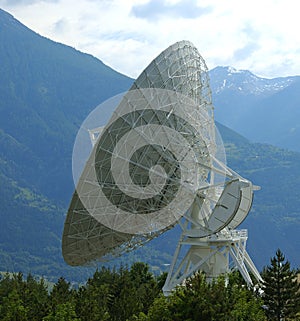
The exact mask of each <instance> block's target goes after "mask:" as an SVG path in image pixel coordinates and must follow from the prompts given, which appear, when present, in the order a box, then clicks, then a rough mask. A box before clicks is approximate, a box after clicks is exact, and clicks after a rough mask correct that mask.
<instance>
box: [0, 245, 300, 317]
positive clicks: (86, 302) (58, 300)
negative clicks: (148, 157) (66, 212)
mask: <svg viewBox="0 0 300 321" xmlns="http://www.w3.org/2000/svg"><path fill="white" fill-rule="evenodd" d="M262 276H263V279H264V284H263V285H262V286H261V287H254V288H248V287H247V286H246V284H245V283H244V281H243V279H242V278H241V276H240V274H239V273H238V272H237V271H236V272H232V273H230V274H229V275H228V276H226V277H224V276H220V277H219V278H218V279H216V280H215V281H214V282H212V283H208V282H206V279H205V275H204V274H203V273H201V272H198V273H196V274H195V275H193V276H192V277H191V278H189V279H187V280H186V282H185V284H184V285H181V286H178V287H177V288H176V289H175V290H174V291H173V292H172V293H171V295H169V296H168V297H165V296H164V295H163V293H162V287H163V285H164V282H165V279H166V274H162V275H159V276H155V275H154V274H153V273H151V272H150V271H149V267H148V265H146V264H144V263H142V262H137V263H134V264H133V265H132V266H131V267H130V268H127V267H120V268H119V269H108V268H105V267H102V268H101V269H99V270H96V272H95V273H94V275H93V277H91V278H89V279H88V280H87V282H86V283H85V284H84V285H82V286H79V287H77V288H74V287H72V286H71V284H70V283H69V282H67V281H66V280H65V279H64V278H63V277H61V278H59V279H58V281H57V282H56V283H55V284H54V285H53V286H52V287H51V289H49V285H48V284H47V282H46V280H45V279H43V278H40V279H37V278H35V277H33V276H32V275H30V274H29V275H28V276H27V277H26V278H24V276H23V275H22V273H17V274H13V275H11V274H8V273H7V274H4V275H3V276H2V277H1V279H0V320H1V321H27V320H30V321H69V320H73V321H99V320H104V321H117V320H118V321H119V320H120V321H183V320H185V321H206V320H209V321H214V320H216V321H218V320H220V321H221V320H222V321H254V320H255V321H267V320H270V321H273V320H274V321H282V320H300V288H299V283H298V282H297V271H296V270H294V269H291V267H290V263H289V262H288V261H286V260H285V257H284V255H283V253H282V252H281V251H280V250H278V251H277V252H276V255H275V256H274V257H273V258H272V259H271V262H270V265H269V266H267V267H266V268H265V269H264V270H263V272H262Z"/></svg>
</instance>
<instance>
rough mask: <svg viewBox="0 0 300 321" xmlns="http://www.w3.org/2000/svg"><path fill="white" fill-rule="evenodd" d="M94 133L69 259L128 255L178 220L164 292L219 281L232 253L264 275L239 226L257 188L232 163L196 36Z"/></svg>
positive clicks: (66, 238) (164, 56)
mask: <svg viewBox="0 0 300 321" xmlns="http://www.w3.org/2000/svg"><path fill="white" fill-rule="evenodd" d="M89 134H90V137H91V140H92V143H93V145H94V146H93V149H92V152H91V153H90V155H89V157H88V159H87V161H86V165H85V166H84V169H83V172H82V174H81V176H80V178H79V180H78V182H77V186H76V190H75V192H74V195H73V197H72V201H71V204H70V208H69V210H68V214H67V218H66V222H65V227H64V233H63V241H62V250H63V256H64V259H65V261H66V262H67V263H68V264H70V265H83V264H86V263H88V262H91V261H93V260H99V259H100V260H101V259H102V260H103V259H109V258H110V257H111V256H118V255H121V254H122V253H124V252H126V251H130V250H132V249H134V248H136V247H138V246H141V245H143V244H145V243H146V242H147V241H149V240H151V239H153V238H155V237H157V236H159V235H160V234H162V233H164V232H165V231H166V230H168V229H170V228H172V227H174V226H175V225H176V224H179V225H180V226H181V227H182V236H181V238H180V241H179V243H178V247H177V250H176V253H175V255H174V260H173V262H172V264H171V268H170V272H169V275H168V278H167V282H166V285H165V287H164V291H165V293H169V292H170V291H171V290H172V288H174V286H175V285H176V284H178V283H180V282H182V280H183V279H184V278H186V277H187V276H189V275H190V274H191V273H193V272H195V271H196V270H197V269H202V270H204V271H205V272H206V273H207V275H208V277H212V278H213V277H215V276H217V275H218V274H220V273H224V272H226V271H228V270H229V268H230V267H229V255H230V253H231V257H232V259H233V261H234V264H235V266H237V267H238V268H239V269H240V271H241V272H242V274H243V276H244V278H245V279H246V281H247V282H248V283H251V279H250V276H249V274H248V272H247V269H250V270H251V271H252V272H253V273H254V275H255V276H256V277H257V279H259V278H260V277H259V273H258V272H257V270H256V269H255V266H254V264H253V263H252V261H251V259H250V257H249V256H248V255H247V253H246V251H245V247H246V240H247V236H245V235H246V234H245V233H244V234H243V233H238V232H234V229H235V228H236V227H237V226H238V225H240V223H241V222H242V221H243V220H244V219H245V217H246V216H247V214H248V212H249V210H250V207H251V203H252V194H253V186H252V184H251V182H249V181H248V180H245V179H243V178H242V177H241V176H239V175H238V174H236V173H235V172H234V171H232V170H231V169H229V168H228V167H227V166H226V157H225V151H224V147H223V144H222V140H221V139H220V136H219V134H218V131H217V129H216V128H215V124H214V118H213V106H212V102H211V91H210V87H209V80H208V72H207V67H206V64H205V62H204V60H203V58H202V57H201V55H200V54H199V52H198V51H197V49H196V48H195V47H194V46H193V45H192V44H191V43H190V42H188V41H181V42H178V43H175V44H174V45H172V46H170V47H169V48H167V49H166V50H165V51H163V52H162V53H161V54H160V55H159V56H158V57H157V58H156V59H154V60H153V61H152V62H151V64H150V65H149V66H148V67H147V68H146V69H145V70H144V71H143V72H142V73H141V75H140V76H139V77H138V79H137V80H136V81H135V82H134V84H133V85H132V87H131V89H130V90H129V91H128V92H127V93H126V94H125V95H124V96H123V97H122V99H121V101H120V102H119V103H118V106H116V109H115V111H114V113H113V115H112V116H111V118H110V120H109V121H108V123H107V124H106V125H105V126H104V127H99V128H94V129H93V128H90V131H89ZM185 245H187V246H188V247H189V250H188V251H187V254H186V255H185V257H184V258H183V259H182V260H180V259H179V257H180V255H179V253H180V250H181V248H182V247H183V246H185ZM241 254H242V255H241ZM213 258H214V260H212V259H213Z"/></svg>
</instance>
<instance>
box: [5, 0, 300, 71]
mask: <svg viewBox="0 0 300 321" xmlns="http://www.w3.org/2000/svg"><path fill="white" fill-rule="evenodd" d="M0 7H1V8H2V9H4V10H6V11H8V12H9V13H11V14H12V15H14V16H15V18H16V19H18V20H20V21H21V22H22V23H23V24H25V25H26V26H27V27H29V28H30V29H32V30H34V31H36V32H38V33H39V34H41V35H43V36H45V37H47V38H50V39H52V40H55V41H57V42H62V43H64V44H67V45H69V46H72V47H75V48H76V49H79V50H81V51H83V52H86V53H89V54H92V55H94V56H95V57H98V58H99V59H100V60H102V61H103V62H104V63H105V64H107V65H109V66H111V67H112V68H113V69H115V70H118V71H120V72H122V73H124V74H126V75H129V76H131V77H136V76H138V74H139V73H140V72H141V71H142V70H143V69H144V68H145V67H146V66H147V64H148V63H149V62H150V61H151V60H152V59H153V58H155V57H156V55H158V54H159V53H160V52H161V51H162V50H164V49H165V48H166V47H167V46H169V45H171V44H172V43H174V42H176V41H179V40H182V39H186V40H190V41H191V42H193V43H194V45H195V46H196V47H197V48H198V49H199V52H200V54H201V55H202V56H203V57H204V59H205V60H206V63H207V65H208V67H209V68H210V69H211V68H213V67H215V66H220V65H225V66H228V65H230V66H233V67H235V68H237V69H248V70H250V71H252V72H254V73H256V74H259V75H261V76H265V77H275V76H285V75H296V74H300V55H299V48H300V47H299V42H297V41H296V40H297V39H298V38H299V35H298V33H299V32H298V30H299V29H300V19H299V18H298V10H297V9H298V5H296V4H295V2H294V0H285V1H284V2H283V1H278V0H265V1H263V2H262V1H261V0H252V1H251V2H250V1H238V0H227V1H220V0H181V1H180V0H126V1H124V0H76V2H74V1H72V0H0ZM283 22H284V23H283Z"/></svg>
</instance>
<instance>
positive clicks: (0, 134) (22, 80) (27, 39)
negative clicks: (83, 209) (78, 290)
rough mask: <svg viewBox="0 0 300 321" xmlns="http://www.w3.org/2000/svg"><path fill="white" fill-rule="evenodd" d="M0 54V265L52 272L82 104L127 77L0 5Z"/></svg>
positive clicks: (60, 265)
mask: <svg viewBox="0 0 300 321" xmlns="http://www.w3.org/2000/svg"><path fill="white" fill-rule="evenodd" d="M0 61H1V64H0V97H1V99H0V144H1V145H0V164H1V167H0V220H1V225H0V262H1V263H0V270H3V269H4V270H6V269H9V270H17V271H18V270H22V271H34V272H35V273H38V274H45V273H46V274H50V275H58V276H59V274H62V273H63V270H64V269H66V264H65V263H64V262H63V260H62V257H61V251H60V247H61V245H60V242H61V234H62V229H63V222H64V216H65V213H66V207H67V206H68V203H69V201H70V198H71V195H72V193H73V189H74V185H73V181H72V171H71V157H72V148H73V142H74V140H75V137H76V133H77V131H78V129H79V127H80V125H81V123H82V121H83V120H84V119H85V117H86V116H87V115H88V114H89V112H90V111H92V110H93V109H94V108H95V107H96V106H97V105H98V104H99V103H101V102H102V101H104V100H106V99H107V98H109V97H112V96H114V95H116V94H118V93H120V92H124V91H126V90H128V88H129V87H130V85H131V83H132V79H130V78H128V77H126V76H124V75H122V74H120V73H117V72H116V71H114V70H112V69H111V68H109V67H107V66H106V65H104V64H103V63H102V62H101V61H100V60H98V59H96V58H94V57H92V56H91V55H87V54H84V53H81V52H79V51H77V50H75V49H74V48H71V47H68V46H65V45H62V44H59V43H56V42H53V41H50V40H49V39H46V38H44V37H42V36H40V35H38V34H36V33H35V32H33V31H31V30H30V29H28V28H27V27H25V26H24V25H22V24H21V23H20V22H19V21H17V20H16V19H14V18H13V16H11V15H10V14H8V13H7V12H5V11H3V10H0ZM58 273H59V274H58ZM70 273H71V272H70ZM76 273H77V274H78V272H76Z"/></svg>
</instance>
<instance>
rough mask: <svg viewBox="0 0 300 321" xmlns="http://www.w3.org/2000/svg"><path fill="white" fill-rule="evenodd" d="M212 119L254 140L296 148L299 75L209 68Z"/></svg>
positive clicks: (299, 130) (299, 147) (298, 147)
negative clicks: (260, 74)
mask: <svg viewBox="0 0 300 321" xmlns="http://www.w3.org/2000/svg"><path fill="white" fill-rule="evenodd" d="M210 79H211V87H212V92H213V102H214V105H215V118H216V120H218V121H219V122H220V123H222V124H224V125H226V126H228V127H230V128H232V129H234V130H235V131H237V132H239V133H240V134H242V135H244V136H245V137H247V138H248V139H250V140H251V141H254V142H262V143H263V142H265V143H269V144H274V145H276V146H279V147H283V148H289V149H292V150H295V151H300V144H299V143H298V142H299V140H300V124H299V121H298V119H299V117H300V77H299V76H294V77H282V78H274V79H266V78H260V77H258V76H256V75H254V74H252V73H251V72H249V71H247V70H236V69H234V68H232V67H216V68H214V69H213V70H211V71H210Z"/></svg>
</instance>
